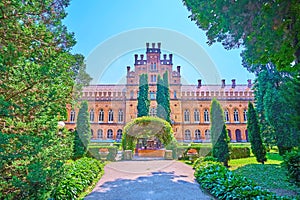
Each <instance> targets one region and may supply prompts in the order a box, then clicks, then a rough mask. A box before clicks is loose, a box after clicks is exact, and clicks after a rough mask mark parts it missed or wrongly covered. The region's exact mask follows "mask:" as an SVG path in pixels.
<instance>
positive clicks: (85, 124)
mask: <svg viewBox="0 0 300 200" xmlns="http://www.w3.org/2000/svg"><path fill="white" fill-rule="evenodd" d="M76 124H77V127H76V132H75V139H74V156H73V158H74V159H78V158H81V157H83V156H85V155H86V153H87V151H88V145H89V143H90V139H91V127H90V121H89V113H88V103H87V101H83V102H81V105H80V109H79V112H78V117H77V123H76Z"/></svg>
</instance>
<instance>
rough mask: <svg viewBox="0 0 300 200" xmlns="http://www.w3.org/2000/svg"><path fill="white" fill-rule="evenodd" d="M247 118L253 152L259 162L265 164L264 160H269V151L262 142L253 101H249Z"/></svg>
mask: <svg viewBox="0 0 300 200" xmlns="http://www.w3.org/2000/svg"><path fill="white" fill-rule="evenodd" d="M247 119H248V121H247V130H248V134H249V140H250V143H251V149H252V153H253V154H254V155H255V157H256V160H257V162H261V163H262V164H264V162H265V161H267V158H266V153H267V152H266V148H265V146H264V145H263V143H262V139H261V134H260V127H259V124H258V120H257V115H256V111H255V109H254V107H253V104H252V103H251V102H249V104H248V112H247Z"/></svg>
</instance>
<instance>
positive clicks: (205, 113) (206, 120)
mask: <svg viewBox="0 0 300 200" xmlns="http://www.w3.org/2000/svg"><path fill="white" fill-rule="evenodd" d="M204 122H206V123H208V122H209V113H208V110H207V109H205V110H204Z"/></svg>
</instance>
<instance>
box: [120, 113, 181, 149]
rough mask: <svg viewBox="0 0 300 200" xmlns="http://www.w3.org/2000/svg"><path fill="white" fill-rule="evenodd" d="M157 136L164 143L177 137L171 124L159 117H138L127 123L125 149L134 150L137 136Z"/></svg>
mask: <svg viewBox="0 0 300 200" xmlns="http://www.w3.org/2000/svg"><path fill="white" fill-rule="evenodd" d="M153 136H155V137H156V138H158V139H159V140H160V141H161V142H162V143H163V144H164V145H168V144H170V143H171V142H173V141H174V140H176V139H175V137H174V135H173V130H172V127H171V125H170V124H169V123H168V122H167V121H165V120H163V119H161V118H158V117H149V116H144V117H138V118H136V119H134V120H133V121H131V122H129V123H127V124H126V126H125V127H124V132H123V135H122V147H123V150H126V149H129V150H134V148H135V145H136V142H137V138H138V137H140V138H148V137H153Z"/></svg>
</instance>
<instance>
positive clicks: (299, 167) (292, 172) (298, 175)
mask: <svg viewBox="0 0 300 200" xmlns="http://www.w3.org/2000/svg"><path fill="white" fill-rule="evenodd" d="M283 165H284V166H285V167H286V168H287V170H288V176H289V178H290V179H291V180H292V181H294V182H295V183H296V184H298V186H299V185H300V150H299V149H297V150H294V151H292V152H290V153H287V154H285V155H284V162H283Z"/></svg>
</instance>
